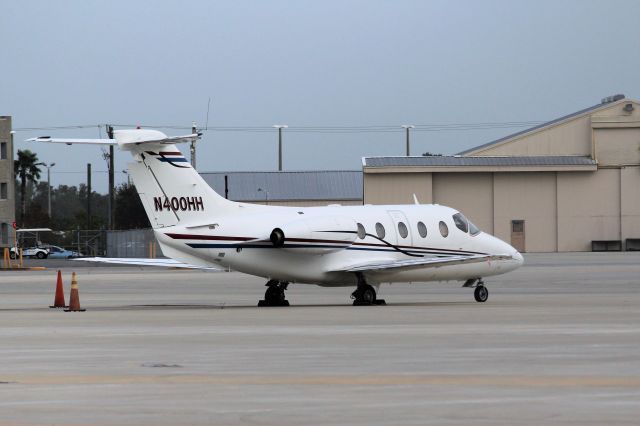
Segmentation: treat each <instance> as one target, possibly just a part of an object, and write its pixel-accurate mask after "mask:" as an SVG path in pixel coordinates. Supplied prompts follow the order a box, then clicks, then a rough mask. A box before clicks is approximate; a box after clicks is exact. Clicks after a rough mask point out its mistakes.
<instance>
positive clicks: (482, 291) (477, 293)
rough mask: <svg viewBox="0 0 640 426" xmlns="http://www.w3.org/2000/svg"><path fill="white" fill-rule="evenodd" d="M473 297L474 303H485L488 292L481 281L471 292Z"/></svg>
mask: <svg viewBox="0 0 640 426" xmlns="http://www.w3.org/2000/svg"><path fill="white" fill-rule="evenodd" d="M473 297H474V298H475V299H476V302H481V303H483V302H486V301H487V299H488V298H489V290H487V288H486V287H485V286H484V283H482V281H480V282H478V284H477V286H476V289H475V290H474V291H473Z"/></svg>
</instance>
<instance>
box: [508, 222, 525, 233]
mask: <svg viewBox="0 0 640 426" xmlns="http://www.w3.org/2000/svg"><path fill="white" fill-rule="evenodd" d="M511 232H524V220H512V221H511Z"/></svg>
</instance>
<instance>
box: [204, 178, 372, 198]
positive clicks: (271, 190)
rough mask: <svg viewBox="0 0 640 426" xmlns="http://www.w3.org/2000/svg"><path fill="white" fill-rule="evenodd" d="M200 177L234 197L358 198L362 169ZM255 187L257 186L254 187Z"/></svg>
mask: <svg viewBox="0 0 640 426" xmlns="http://www.w3.org/2000/svg"><path fill="white" fill-rule="evenodd" d="M200 175H201V176H202V178H203V179H204V180H205V181H206V182H207V183H208V184H209V185H210V186H211V187H212V188H213V189H214V190H215V191H216V192H217V193H218V194H220V195H222V196H224V190H225V188H224V177H225V176H227V177H228V179H227V181H228V188H229V199H231V200H236V201H264V200H265V199H268V200H269V201H271V200H273V201H289V200H291V201H298V200H336V201H339V200H362V191H363V189H362V188H363V187H362V171H360V170H356V171H352V170H321V171H286V172H275V171H274V172H202V173H200ZM258 188H260V189H261V190H260V191H258Z"/></svg>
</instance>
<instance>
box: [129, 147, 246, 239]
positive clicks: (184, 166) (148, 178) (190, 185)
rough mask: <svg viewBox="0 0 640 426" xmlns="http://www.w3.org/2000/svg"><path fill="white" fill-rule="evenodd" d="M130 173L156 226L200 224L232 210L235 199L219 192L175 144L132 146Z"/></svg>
mask: <svg viewBox="0 0 640 426" xmlns="http://www.w3.org/2000/svg"><path fill="white" fill-rule="evenodd" d="M128 150H129V151H131V153H132V155H133V157H134V160H135V162H134V163H131V164H129V173H130V174H131V178H132V179H133V182H134V184H135V186H136V189H137V191H138V194H139V195H140V199H141V200H142V204H143V205H144V208H145V211H146V212H147V215H148V216H149V221H150V222H151V226H152V227H153V228H162V227H166V226H174V225H177V224H178V223H180V224H182V225H189V224H201V223H205V222H206V221H207V218H211V217H213V216H216V215H220V214H225V213H230V212H231V211H232V210H233V208H234V204H235V203H233V202H231V201H229V200H226V199H225V198H223V197H221V196H220V195H218V194H217V193H216V192H215V191H214V190H213V189H211V187H210V186H209V185H208V184H207V183H206V182H205V181H204V179H202V177H201V176H200V175H199V174H198V172H197V171H195V170H194V169H193V167H191V165H190V164H189V162H188V161H187V159H186V158H185V157H184V156H183V155H182V153H181V152H180V151H179V150H178V148H176V146H175V145H172V144H160V143H144V144H140V145H135V146H129V147H128Z"/></svg>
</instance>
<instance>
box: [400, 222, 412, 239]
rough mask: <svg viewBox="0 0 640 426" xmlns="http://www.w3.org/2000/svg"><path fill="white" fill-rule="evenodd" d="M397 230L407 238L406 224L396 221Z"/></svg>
mask: <svg viewBox="0 0 640 426" xmlns="http://www.w3.org/2000/svg"><path fill="white" fill-rule="evenodd" d="M398 232H399V233H400V236H401V237H402V238H407V235H409V230H408V229H407V225H405V224H404V222H398Z"/></svg>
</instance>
